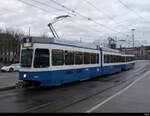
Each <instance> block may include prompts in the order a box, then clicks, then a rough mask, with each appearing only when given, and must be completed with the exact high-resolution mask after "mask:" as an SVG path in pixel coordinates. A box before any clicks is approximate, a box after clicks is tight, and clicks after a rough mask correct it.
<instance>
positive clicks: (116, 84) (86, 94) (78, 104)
mask: <svg viewBox="0 0 150 116" xmlns="http://www.w3.org/2000/svg"><path fill="white" fill-rule="evenodd" d="M149 68H150V62H149V61H137V63H136V65H135V68H134V69H131V70H129V71H124V72H121V73H117V74H113V75H108V76H104V77H99V78H95V79H90V80H88V81H83V82H75V83H71V84H67V85H63V86H60V87H51V88H47V89H30V90H15V89H14V90H8V91H2V92H0V112H25V113H27V112H44V113H47V112H49V113H51V112H83V113H84V112H113V111H114V112H125V111H126V112H128V111H129V112H132V111H133V112H136V107H135V106H136V103H138V106H140V105H144V104H142V103H141V102H140V101H142V100H143V99H144V101H143V102H145V108H144V107H142V106H141V107H142V108H143V109H141V110H140V111H143V112H146V111H147V112H148V111H150V103H149V102H146V101H147V100H149V99H148V96H150V93H148V92H147V93H144V90H148V89H149V88H148V87H149V86H148V82H149V81H150V79H149V78H146V77H148V74H149ZM142 77H143V78H142ZM141 78H142V79H141ZM137 79H138V82H137V83H135V82H136V81H137ZM145 83H147V84H145ZM132 84H134V86H133V87H131V88H128V90H126V91H123V90H124V89H126V88H127V87H129V86H130V85H132ZM144 85H145V86H144ZM135 89H136V91H135ZM122 91H123V92H122ZM138 91H142V92H143V93H138ZM121 92H122V93H121ZM118 93H120V94H118ZM132 93H135V94H132ZM141 94H142V95H143V97H138V96H141ZM113 96H114V97H113ZM146 96H147V97H146ZM134 97H135V99H134V100H132V99H133V98H134ZM136 97H137V98H136ZM109 98H112V99H109ZM131 98H132V99H131ZM105 101H106V103H104V104H102V105H101V106H100V107H96V106H97V105H99V104H101V103H103V102H105ZM146 103H147V104H146ZM114 106H115V107H114ZM148 106H149V107H148ZM132 107H134V108H132ZM141 107H139V108H141ZM92 108H95V109H92ZM129 109H130V110H129ZM137 111H139V110H138V109H137Z"/></svg>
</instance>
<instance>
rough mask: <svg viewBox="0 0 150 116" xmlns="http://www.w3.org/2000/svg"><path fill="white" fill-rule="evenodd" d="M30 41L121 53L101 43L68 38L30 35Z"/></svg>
mask: <svg viewBox="0 0 150 116" xmlns="http://www.w3.org/2000/svg"><path fill="white" fill-rule="evenodd" d="M32 41H33V42H34V43H47V44H48V43H50V44H59V45H66V46H72V47H79V48H88V49H94V50H98V49H99V48H101V49H102V50H103V51H107V52H114V53H120V54H121V52H120V51H119V50H115V49H111V48H107V47H103V46H101V45H98V44H94V43H83V42H82V43H80V42H77V41H70V40H66V39H59V40H58V39H54V38H42V37H32Z"/></svg>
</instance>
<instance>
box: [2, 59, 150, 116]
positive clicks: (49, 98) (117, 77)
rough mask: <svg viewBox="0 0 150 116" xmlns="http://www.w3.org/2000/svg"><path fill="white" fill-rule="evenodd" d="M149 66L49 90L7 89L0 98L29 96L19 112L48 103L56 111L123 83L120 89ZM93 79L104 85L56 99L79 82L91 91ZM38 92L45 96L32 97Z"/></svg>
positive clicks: (39, 108)
mask: <svg viewBox="0 0 150 116" xmlns="http://www.w3.org/2000/svg"><path fill="white" fill-rule="evenodd" d="M137 67H138V68H137ZM149 68H150V63H149V62H147V63H145V65H144V64H143V65H142V66H141V65H140V64H137V65H136V69H133V70H129V71H125V72H122V73H117V74H113V75H109V76H106V77H102V78H96V79H90V80H87V81H84V82H79V83H75V84H73V85H72V84H68V85H63V86H61V87H54V88H50V89H49V90H44V92H42V90H34V89H33V90H7V91H3V92H0V93H2V94H0V99H9V98H12V97H14V98H16V96H17V98H19V97H22V96H27V97H29V96H31V97H32V100H33V101H32V100H31V103H30V104H29V105H27V106H26V107H25V108H23V109H22V110H21V111H19V112H25V113H28V112H42V110H43V109H44V108H46V107H48V106H49V105H51V106H52V107H54V106H57V107H56V108H52V109H50V110H49V112H58V111H61V110H63V109H66V108H68V107H70V106H73V105H75V104H78V103H80V102H83V101H85V100H88V99H90V98H92V97H94V96H97V95H99V94H103V93H104V92H107V91H108V90H110V89H113V88H115V87H118V86H119V85H122V84H124V86H123V87H121V88H120V89H122V88H124V87H125V86H127V85H129V84H130V83H132V82H133V81H134V80H135V79H137V78H138V76H140V75H142V74H143V73H145V72H146V71H148V69H149ZM129 73H130V74H133V75H129ZM126 76H128V78H127V79H126V78H125V77H126ZM105 78H107V79H108V78H112V79H110V80H108V81H109V83H111V84H110V85H109V84H108V85H107V83H106V82H103V80H105ZM123 78H124V79H123ZM93 81H96V82H100V84H101V83H103V84H105V86H104V87H103V89H101V90H100V91H96V92H94V93H90V94H88V95H87V96H86V95H85V96H84V95H83V96H82V95H81V96H80V95H79V96H80V97H79V98H77V99H75V100H73V98H72V99H67V98H69V97H70V96H71V95H70V96H67V95H66V96H64V98H65V99H66V101H65V100H64V101H62V102H61V103H59V101H60V100H58V99H57V98H60V97H61V95H60V97H58V95H59V94H65V91H63V90H65V89H69V90H68V91H71V88H73V87H74V86H79V84H84V83H85V85H83V86H81V85H80V86H81V87H83V88H86V90H88V91H92V89H90V90H89V87H91V85H92V84H90V83H92V82H93ZM86 83H89V87H88V86H86ZM70 86H71V87H70ZM99 86H101V85H99ZM77 89H78V88H77ZM94 89H98V88H96V87H94ZM38 92H39V93H38ZM55 92H60V93H57V94H54V93H55ZM81 92H82V91H81ZM46 93H47V95H46ZM34 94H35V95H34ZM38 94H43V96H44V94H45V96H46V97H45V96H44V97H43V98H42V95H41V98H34V97H35V96H36V95H38ZM68 94H69V93H68ZM74 94H75V93H74ZM76 94H79V93H76ZM56 95H57V97H56V100H55V99H54V98H55V96H56ZM77 96H78V95H77ZM72 97H73V95H72ZM74 97H76V96H74ZM36 99H39V101H40V99H43V101H44V102H45V103H39V104H37V105H34V104H35V103H34V102H35V101H37V100H36ZM44 99H46V100H44ZM54 100H55V101H54ZM67 100H68V101H71V102H67ZM41 101H42V100H41ZM19 103H20V105H21V102H19ZM16 104H17V103H16ZM59 105H60V106H59ZM0 111H1V108H0Z"/></svg>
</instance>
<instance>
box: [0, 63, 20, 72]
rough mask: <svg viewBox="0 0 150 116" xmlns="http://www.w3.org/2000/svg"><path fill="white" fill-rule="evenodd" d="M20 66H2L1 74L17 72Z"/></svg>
mask: <svg viewBox="0 0 150 116" xmlns="http://www.w3.org/2000/svg"><path fill="white" fill-rule="evenodd" d="M19 68H20V64H11V65H9V66H3V67H2V68H1V71H2V72H14V71H19Z"/></svg>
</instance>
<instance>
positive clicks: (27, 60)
mask: <svg viewBox="0 0 150 116" xmlns="http://www.w3.org/2000/svg"><path fill="white" fill-rule="evenodd" d="M32 57H33V50H32V49H24V50H22V53H21V67H26V68H29V67H31V66H32Z"/></svg>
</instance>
